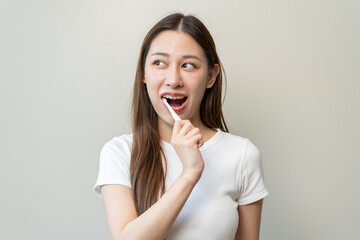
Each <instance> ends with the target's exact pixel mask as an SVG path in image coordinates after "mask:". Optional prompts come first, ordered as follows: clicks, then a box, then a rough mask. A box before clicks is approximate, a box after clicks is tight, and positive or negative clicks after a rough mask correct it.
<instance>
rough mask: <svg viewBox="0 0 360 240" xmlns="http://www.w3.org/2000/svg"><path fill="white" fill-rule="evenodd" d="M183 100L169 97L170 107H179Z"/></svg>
mask: <svg viewBox="0 0 360 240" xmlns="http://www.w3.org/2000/svg"><path fill="white" fill-rule="evenodd" d="M183 102H184V99H169V104H170V106H172V107H180V106H181V105H182V104H183Z"/></svg>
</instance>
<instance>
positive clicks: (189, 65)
mask: <svg viewBox="0 0 360 240" xmlns="http://www.w3.org/2000/svg"><path fill="white" fill-rule="evenodd" d="M183 68H187V69H192V68H196V66H195V65H194V64H191V63H184V64H183Z"/></svg>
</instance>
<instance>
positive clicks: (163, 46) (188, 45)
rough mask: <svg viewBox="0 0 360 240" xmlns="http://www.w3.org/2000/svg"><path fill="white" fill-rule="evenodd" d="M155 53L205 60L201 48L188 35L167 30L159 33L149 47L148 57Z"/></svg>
mask: <svg viewBox="0 0 360 240" xmlns="http://www.w3.org/2000/svg"><path fill="white" fill-rule="evenodd" d="M155 52H162V53H167V54H169V55H170V56H172V55H173V56H183V55H189V54H192V55H197V56H198V57H199V58H205V53H204V50H203V49H202V48H201V46H200V45H199V44H198V43H197V42H196V41H195V40H194V39H193V38H192V37H191V36H190V35H189V34H187V33H184V32H180V31H171V30H168V31H163V32H161V33H159V34H158V35H157V36H156V37H155V38H154V39H153V41H152V43H151V45H150V49H149V54H148V56H151V54H152V53H155Z"/></svg>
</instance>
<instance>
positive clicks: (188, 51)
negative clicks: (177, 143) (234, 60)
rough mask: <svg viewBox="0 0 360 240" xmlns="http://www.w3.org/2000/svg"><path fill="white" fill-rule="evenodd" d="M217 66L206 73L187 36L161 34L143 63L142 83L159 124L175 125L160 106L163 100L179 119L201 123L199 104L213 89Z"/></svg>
mask: <svg viewBox="0 0 360 240" xmlns="http://www.w3.org/2000/svg"><path fill="white" fill-rule="evenodd" d="M217 73H218V66H217V64H216V67H215V68H212V69H210V70H209V68H208V61H207V59H206V56H205V53H204V50H203V49H202V48H201V46H200V45H199V44H198V43H197V42H196V41H195V40H194V39H193V38H192V37H191V36H190V35H189V34H187V33H184V32H181V31H171V30H168V31H163V32H161V33H159V34H158V35H157V36H156V37H155V38H154V39H153V41H152V43H151V45H150V49H149V52H148V54H147V56H146V61H145V74H144V79H143V81H144V83H145V84H146V88H147V92H148V94H149V97H150V101H151V103H152V105H153V107H154V109H155V111H156V113H157V114H158V116H159V124H169V125H172V124H173V123H174V120H173V118H172V117H171V115H170V112H169V111H168V109H167V108H166V106H165V104H164V103H163V102H162V98H164V97H165V98H166V99H167V101H168V102H169V103H170V105H171V106H172V108H173V109H174V111H175V112H176V113H177V114H178V115H179V116H180V118H181V119H189V120H190V121H191V122H192V123H193V124H194V125H197V124H196V123H200V122H201V120H200V104H201V101H202V98H203V96H204V92H205V90H206V88H210V87H212V86H213V84H214V83H215V80H216V76H217Z"/></svg>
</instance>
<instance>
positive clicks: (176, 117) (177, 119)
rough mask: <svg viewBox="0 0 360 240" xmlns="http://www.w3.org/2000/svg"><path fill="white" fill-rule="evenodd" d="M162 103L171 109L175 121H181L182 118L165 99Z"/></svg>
mask: <svg viewBox="0 0 360 240" xmlns="http://www.w3.org/2000/svg"><path fill="white" fill-rule="evenodd" d="M162 101H163V102H164V103H165V106H166V107H167V108H168V109H169V111H170V113H171V116H172V117H173V118H174V120H175V121H180V120H181V118H180V117H179V116H178V115H177V114H176V112H175V111H174V109H172V107H171V106H170V105H169V103H168V102H167V100H166V98H163V99H162Z"/></svg>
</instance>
